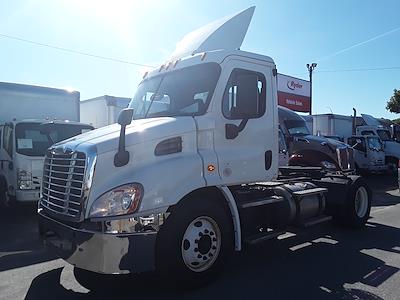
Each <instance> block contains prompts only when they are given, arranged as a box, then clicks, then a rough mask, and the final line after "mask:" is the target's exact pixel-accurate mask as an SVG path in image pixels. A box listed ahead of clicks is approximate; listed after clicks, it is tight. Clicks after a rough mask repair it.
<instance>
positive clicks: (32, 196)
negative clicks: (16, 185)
mask: <svg viewBox="0 0 400 300" xmlns="http://www.w3.org/2000/svg"><path fill="white" fill-rule="evenodd" d="M15 198H16V199H17V201H19V202H34V201H39V199H40V190H16V191H15Z"/></svg>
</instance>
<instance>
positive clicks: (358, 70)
mask: <svg viewBox="0 0 400 300" xmlns="http://www.w3.org/2000/svg"><path fill="white" fill-rule="evenodd" d="M396 70H400V66H399V67H376V68H358V69H337V70H315V71H314V73H342V72H368V71H396ZM306 75H308V73H297V74H293V76H306Z"/></svg>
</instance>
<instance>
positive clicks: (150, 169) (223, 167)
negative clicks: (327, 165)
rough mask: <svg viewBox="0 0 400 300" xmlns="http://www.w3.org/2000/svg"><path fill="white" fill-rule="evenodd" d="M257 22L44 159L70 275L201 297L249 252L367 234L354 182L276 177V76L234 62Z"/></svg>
mask: <svg viewBox="0 0 400 300" xmlns="http://www.w3.org/2000/svg"><path fill="white" fill-rule="evenodd" d="M253 12H254V7H251V8H249V9H246V10H244V11H242V12H240V13H238V14H236V15H234V16H231V17H227V18H224V19H222V20H219V21H216V22H213V23H212V24H210V25H207V26H205V27H202V28H200V29H198V30H196V31H195V32H192V33H191V34H189V35H187V36H186V37H184V38H183V40H182V41H181V42H180V43H178V46H177V49H176V51H175V52H174V53H173V55H172V56H171V59H170V61H169V62H167V63H166V64H163V65H162V66H161V67H159V68H157V69H156V70H154V71H152V72H150V73H148V74H146V76H145V77H144V79H143V81H142V82H141V83H140V84H139V87H138V89H137V92H136V94H135V96H134V97H133V99H132V101H131V103H130V104H129V108H127V109H124V110H122V111H121V113H120V115H119V117H118V124H115V125H111V126H107V127H104V128H100V129H96V130H94V131H91V132H88V133H86V134H85V135H81V136H78V137H75V138H73V139H70V140H66V141H63V142H61V143H58V144H55V145H53V146H52V147H51V148H50V149H49V150H48V151H47V154H46V158H45V165H46V166H50V168H49V169H45V170H44V173H45V175H46V176H45V178H49V180H43V182H42V198H41V201H40V203H39V207H38V214H39V232H40V235H41V237H42V239H43V241H44V242H45V244H46V245H47V246H48V248H49V249H50V250H51V251H54V252H55V253H56V254H58V255H59V257H61V258H63V259H65V260H66V261H68V262H69V263H71V264H72V265H74V266H75V268H76V270H86V271H89V272H97V273H106V274H121V273H142V272H146V271H158V272H159V273H160V274H162V275H166V277H165V278H169V279H170V280H173V281H185V282H190V283H194V284H197V283H199V282H203V280H207V279H210V278H212V276H210V275H211V274H215V273H216V272H218V271H219V270H221V268H222V266H223V263H224V262H225V261H226V259H228V258H229V256H230V254H231V253H232V252H233V251H241V250H242V249H243V245H244V244H254V243H258V242H262V241H265V240H267V239H271V238H276V237H277V236H279V235H281V234H283V233H284V232H285V231H286V230H288V228H293V227H297V228H303V227H307V226H311V225H315V224H318V223H321V222H325V221H327V220H329V219H331V218H334V219H335V220H337V221H338V222H341V223H343V224H346V225H347V226H350V227H356V228H359V227H362V226H364V224H365V223H366V221H367V219H368V217H369V213H370V207H371V192H370V190H369V188H368V186H367V185H366V184H365V182H364V181H363V179H362V178H361V177H359V176H354V175H348V174H346V173H325V172H324V171H322V170H321V169H320V168H305V167H287V168H286V171H287V172H285V174H286V175H285V176H280V177H279V176H278V172H279V168H278V161H279V159H278V157H279V146H278V133H279V130H278V123H279V122H278V106H277V86H276V75H277V69H276V65H275V63H274V61H273V59H272V58H270V57H268V56H264V55H259V54H255V53H250V52H246V51H243V50H238V49H239V47H240V46H241V44H242V41H243V39H244V36H245V33H246V31H247V28H248V26H249V23H250V20H251V18H252V15H253ZM153 105H154V106H153ZM56 162H57V163H56ZM288 169H289V170H288ZM66 170H69V172H68V175H67V174H65V173H66V172H65V171H66ZM172 175H173V176H172ZM354 234H357V231H355V232H354Z"/></svg>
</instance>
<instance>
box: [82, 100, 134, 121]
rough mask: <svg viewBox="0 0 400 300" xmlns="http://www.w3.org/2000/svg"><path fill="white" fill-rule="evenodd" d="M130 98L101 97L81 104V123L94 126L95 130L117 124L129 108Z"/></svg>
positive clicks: (83, 101)
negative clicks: (120, 115) (124, 110)
mask: <svg viewBox="0 0 400 300" xmlns="http://www.w3.org/2000/svg"><path fill="white" fill-rule="evenodd" d="M130 101H131V99H130V98H124V97H114V96H108V95H104V96H100V97H96V98H91V99H86V100H82V101H81V102H80V116H81V122H83V123H87V124H90V125H93V127H94V128H100V127H103V126H107V125H111V124H114V123H117V119H118V114H119V113H120V112H121V110H122V109H124V108H127V107H128V105H129V102H130Z"/></svg>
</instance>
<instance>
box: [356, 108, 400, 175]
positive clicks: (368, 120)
mask: <svg viewBox="0 0 400 300" xmlns="http://www.w3.org/2000/svg"><path fill="white" fill-rule="evenodd" d="M361 116H362V117H363V119H364V122H365V124H366V125H363V126H358V127H357V128H356V133H357V134H358V135H375V136H378V137H379V138H380V139H381V141H382V142H383V145H384V149H385V164H386V166H387V169H388V171H389V172H391V173H397V167H398V164H399V161H400V143H399V142H398V141H397V140H396V138H395V136H394V135H392V133H391V131H390V129H389V128H386V127H384V126H382V125H381V124H380V122H379V121H378V120H377V119H376V118H374V117H373V116H370V115H366V114H362V115H361Z"/></svg>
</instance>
